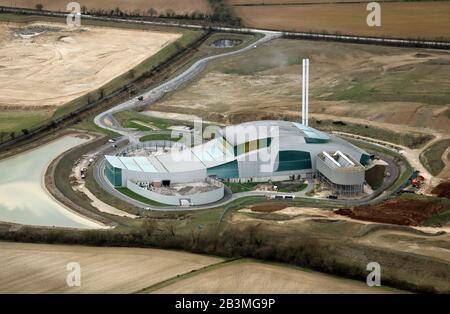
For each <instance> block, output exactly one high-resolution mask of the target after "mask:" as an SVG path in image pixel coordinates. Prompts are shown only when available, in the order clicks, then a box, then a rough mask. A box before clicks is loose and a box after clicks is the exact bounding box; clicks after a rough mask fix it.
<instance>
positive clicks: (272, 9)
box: [233, 2, 450, 40]
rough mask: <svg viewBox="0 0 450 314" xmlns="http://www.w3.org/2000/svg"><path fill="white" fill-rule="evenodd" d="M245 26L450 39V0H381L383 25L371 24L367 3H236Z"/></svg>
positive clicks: (235, 12) (238, 14) (237, 13)
mask: <svg viewBox="0 0 450 314" xmlns="http://www.w3.org/2000/svg"><path fill="white" fill-rule="evenodd" d="M233 12H234V14H235V15H237V16H238V17H239V18H241V19H242V22H243V24H244V25H246V26H250V27H257V28H267V29H277V30H284V31H301V32H327V33H332V34H334V33H336V34H351V35H362V36H375V37H393V38H396V37H400V38H414V39H417V38H421V39H423V38H427V39H437V40H439V39H444V40H450V19H449V18H448V17H449V16H450V2H395V3H391V2H384V3H381V26H380V27H369V26H368V25H367V23H366V17H367V15H368V11H367V10H366V4H365V3H333V4H313V5H295V4H294V5H264V6H262V5H261V6H233Z"/></svg>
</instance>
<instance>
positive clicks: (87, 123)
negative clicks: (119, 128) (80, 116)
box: [72, 117, 122, 138]
mask: <svg viewBox="0 0 450 314" xmlns="http://www.w3.org/2000/svg"><path fill="white" fill-rule="evenodd" d="M72 128H74V129H78V130H86V131H92V132H97V133H100V134H104V135H106V136H108V137H110V138H118V137H121V136H122V135H121V134H119V133H116V132H114V131H110V130H106V129H103V128H101V127H99V126H97V125H96V124H95V123H94V118H93V117H92V118H90V119H85V120H83V121H81V122H78V123H77V124H75V125H73V126H72Z"/></svg>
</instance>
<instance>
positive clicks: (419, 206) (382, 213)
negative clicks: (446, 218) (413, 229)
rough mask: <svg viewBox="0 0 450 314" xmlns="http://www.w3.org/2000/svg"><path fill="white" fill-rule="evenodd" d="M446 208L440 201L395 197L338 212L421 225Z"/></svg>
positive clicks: (354, 217)
mask: <svg viewBox="0 0 450 314" xmlns="http://www.w3.org/2000/svg"><path fill="white" fill-rule="evenodd" d="M446 209H448V208H446V206H445V204H443V203H442V202H439V201H433V200H409V199H395V200H390V201H387V202H384V203H381V204H378V205H373V206H360V207H356V208H345V209H339V210H337V211H336V213H337V214H340V215H344V216H348V217H350V218H353V219H360V220H366V221H373V222H381V223H390V224H396V225H404V226H420V225H422V224H423V222H424V221H425V220H427V219H428V218H430V217H431V216H433V215H436V214H439V213H440V212H442V211H444V210H446Z"/></svg>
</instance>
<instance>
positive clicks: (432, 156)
mask: <svg viewBox="0 0 450 314" xmlns="http://www.w3.org/2000/svg"><path fill="white" fill-rule="evenodd" d="M449 146H450V139H445V140H441V141H437V142H436V143H434V144H433V145H431V146H430V147H428V148H427V149H426V150H425V151H423V152H422V154H420V162H421V163H422V165H423V166H424V167H425V168H426V169H427V170H428V171H429V172H430V173H431V174H432V175H434V176H436V175H438V174H439V173H440V172H441V171H442V169H444V167H445V164H444V162H443V161H442V155H443V154H444V152H445V150H446V149H447V148H448V147H449ZM447 158H448V156H447Z"/></svg>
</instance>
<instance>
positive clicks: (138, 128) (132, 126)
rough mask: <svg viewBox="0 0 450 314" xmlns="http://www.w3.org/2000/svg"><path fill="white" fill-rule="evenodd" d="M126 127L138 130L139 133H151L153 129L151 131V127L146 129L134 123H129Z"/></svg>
mask: <svg viewBox="0 0 450 314" xmlns="http://www.w3.org/2000/svg"><path fill="white" fill-rule="evenodd" d="M124 127H126V128H127V129H136V130H138V131H151V130H152V129H150V128H149V127H146V126H144V125H142V124H140V123H136V122H134V121H129V122H127V123H126V124H125V125H124Z"/></svg>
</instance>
